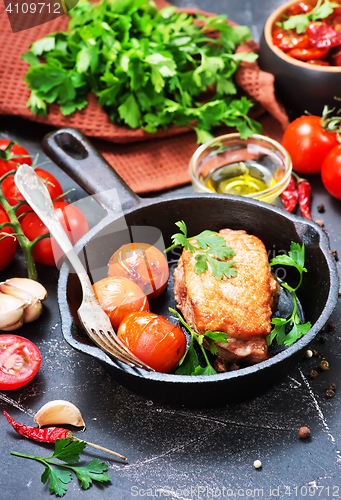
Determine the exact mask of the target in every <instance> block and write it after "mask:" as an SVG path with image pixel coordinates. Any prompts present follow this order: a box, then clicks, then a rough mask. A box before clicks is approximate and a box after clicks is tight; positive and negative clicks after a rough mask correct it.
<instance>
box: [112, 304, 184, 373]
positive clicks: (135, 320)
mask: <svg viewBox="0 0 341 500" xmlns="http://www.w3.org/2000/svg"><path fill="white" fill-rule="evenodd" d="M117 335H118V337H119V338H120V339H121V341H122V342H123V343H124V344H125V345H126V346H127V347H128V349H130V351H131V352H132V353H133V354H135V356H137V357H138V358H139V359H140V360H141V361H143V362H144V363H146V364H147V365H149V366H150V367H151V368H154V370H155V371H157V372H161V373H169V372H170V371H171V370H173V369H174V368H175V367H176V365H177V364H178V362H179V361H180V359H181V358H182V356H183V355H184V354H185V352H186V336H185V334H184V332H183V331H182V330H181V328H180V327H179V326H175V325H173V324H172V323H170V322H169V321H167V319H166V318H164V317H163V316H158V315H157V314H153V313H149V312H134V313H130V314H128V316H126V317H125V318H124V320H123V321H122V323H121V324H120V326H119V329H118V332H117Z"/></svg>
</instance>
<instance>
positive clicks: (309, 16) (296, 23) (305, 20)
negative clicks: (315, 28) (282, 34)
mask: <svg viewBox="0 0 341 500" xmlns="http://www.w3.org/2000/svg"><path fill="white" fill-rule="evenodd" d="M322 2H323V3H322ZM336 7H340V4H338V3H336V2H330V1H329V0H318V2H317V4H316V5H315V7H314V8H313V10H311V11H310V12H307V13H306V14H297V15H295V16H290V17H289V18H288V19H287V20H286V21H284V22H283V23H277V24H278V26H281V27H282V28H284V29H286V30H290V29H296V31H297V33H304V32H305V30H306V29H307V28H308V26H309V23H310V22H311V21H317V20H319V19H325V18H326V17H328V16H329V15H330V14H332V13H333V11H334V9H335V8H336Z"/></svg>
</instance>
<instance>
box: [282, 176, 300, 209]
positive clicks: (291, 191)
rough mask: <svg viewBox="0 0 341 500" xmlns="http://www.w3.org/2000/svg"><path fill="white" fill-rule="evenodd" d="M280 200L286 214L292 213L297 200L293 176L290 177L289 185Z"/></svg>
mask: <svg viewBox="0 0 341 500" xmlns="http://www.w3.org/2000/svg"><path fill="white" fill-rule="evenodd" d="M281 200H282V203H283V205H284V206H285V209H286V210H287V212H293V211H294V209H295V207H296V205H297V200H298V190H297V186H296V181H295V179H294V177H293V176H291V177H290V181H289V184H288V185H287V187H286V188H285V190H284V191H283V193H282V194H281Z"/></svg>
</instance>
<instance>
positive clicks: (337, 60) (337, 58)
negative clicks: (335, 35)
mask: <svg viewBox="0 0 341 500" xmlns="http://www.w3.org/2000/svg"><path fill="white" fill-rule="evenodd" d="M332 59H333V65H334V66H341V49H340V50H339V51H338V52H336V54H334V55H333V58H332Z"/></svg>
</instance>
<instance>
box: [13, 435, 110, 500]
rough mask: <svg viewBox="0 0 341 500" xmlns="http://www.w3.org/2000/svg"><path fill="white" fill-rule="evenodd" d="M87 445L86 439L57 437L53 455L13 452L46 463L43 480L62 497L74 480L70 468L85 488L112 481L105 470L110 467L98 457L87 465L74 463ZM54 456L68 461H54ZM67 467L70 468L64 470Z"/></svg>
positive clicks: (52, 490)
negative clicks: (96, 483) (72, 439)
mask: <svg viewBox="0 0 341 500" xmlns="http://www.w3.org/2000/svg"><path fill="white" fill-rule="evenodd" d="M85 446H86V443H85V442H84V441H78V440H76V441H70V440H69V439H57V440H56V443H55V450H54V453H53V455H52V456H51V457H47V458H44V457H35V456H33V455H26V454H23V453H17V452H15V451H12V452H11V454H12V455H16V456H18V457H23V458H30V459H32V460H37V461H38V462H41V463H42V464H44V465H45V469H44V471H43V473H42V475H41V482H42V483H44V484H46V483H47V482H49V490H50V493H54V494H55V495H56V496H59V497H62V496H64V495H65V493H66V491H67V486H66V485H67V484H68V483H70V482H71V481H72V475H71V472H70V470H71V471H73V472H74V473H75V474H76V476H77V478H78V479H79V481H80V485H81V487H82V488H83V489H88V488H89V487H90V486H91V484H92V482H93V481H99V482H108V481H110V476H109V475H108V474H106V473H105V472H104V471H106V470H107V469H108V466H107V465H106V464H105V463H104V462H101V463H99V460H98V458H95V459H93V460H91V461H90V462H89V463H88V464H87V465H85V466H77V465H74V464H75V463H76V462H78V461H79V455H80V453H81V452H82V451H83V450H84V448H85ZM53 458H57V459H59V460H62V461H63V462H66V463H60V462H54V461H53V460H52V459H53ZM67 464H69V465H67ZM70 464H71V465H70ZM59 467H63V469H60V468H59ZM65 468H66V469H69V470H64V469H65Z"/></svg>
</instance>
